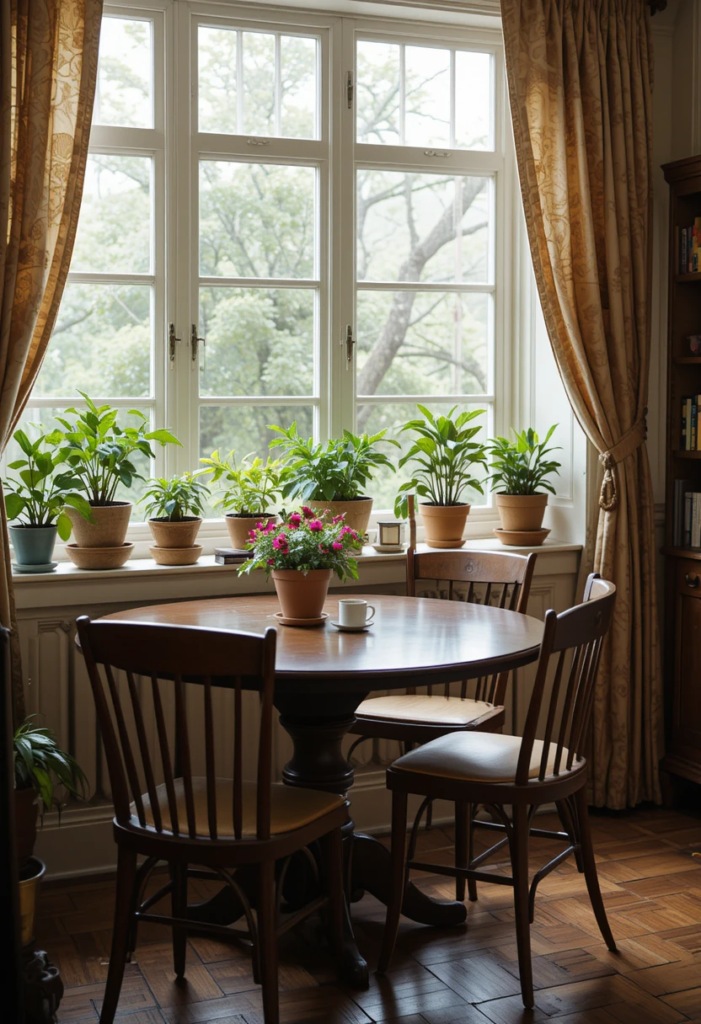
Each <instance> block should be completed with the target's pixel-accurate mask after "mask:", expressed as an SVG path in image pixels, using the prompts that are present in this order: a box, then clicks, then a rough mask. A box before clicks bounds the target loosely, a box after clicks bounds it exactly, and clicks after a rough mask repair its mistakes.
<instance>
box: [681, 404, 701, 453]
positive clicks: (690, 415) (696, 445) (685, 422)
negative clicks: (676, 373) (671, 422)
mask: <svg viewBox="0 0 701 1024" xmlns="http://www.w3.org/2000/svg"><path fill="white" fill-rule="evenodd" d="M700 412H701V395H687V396H686V397H685V398H682V422H681V445H680V447H681V450H682V451H683V452H698V451H701V430H699V421H700V420H701V416H700V415H699V413H700Z"/></svg>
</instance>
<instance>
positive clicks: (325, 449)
mask: <svg viewBox="0 0 701 1024" xmlns="http://www.w3.org/2000/svg"><path fill="white" fill-rule="evenodd" d="M270 429H271V430H274V431H275V432H276V433H277V434H279V435H280V436H279V437H276V438H274V439H273V440H272V441H271V442H270V447H271V448H281V449H282V452H283V459H284V462H285V465H286V466H287V467H288V469H289V478H288V479H287V481H286V482H285V484H284V486H283V488H282V494H283V497H285V498H293V499H297V500H300V501H352V500H353V499H354V498H359V497H362V496H363V495H364V494H365V491H366V489H367V485H368V483H369V482H370V480H371V479H372V476H373V473H374V472H375V470H377V469H379V468H380V466H384V467H385V468H387V469H391V470H392V472H393V473H394V466H393V465H392V463H391V462H390V460H389V459H388V458H387V456H386V455H385V454H384V452H381V451H380V450H379V449H378V447H377V445H378V444H379V442H380V441H385V442H386V443H387V444H393V445H395V446H396V447H397V448H399V443H398V442H397V441H393V440H392V439H391V438H385V434H386V433H387V431H386V430H381V431H380V432H379V434H372V435H370V436H368V435H367V434H360V435H356V434H352V433H351V432H350V430H344V431H343V437H342V438H338V439H337V440H330V441H327V442H326V445H323V444H321V442H319V443H317V444H314V441H313V438H311V437H310V438H308V439H305V438H303V437H301V436H300V434H299V433H298V431H297V423H296V422H294V423H293V424H292V426H291V427H289V428H288V429H287V430H284V429H283V428H282V427H276V426H271V427H270Z"/></svg>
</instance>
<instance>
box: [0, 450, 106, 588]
mask: <svg viewBox="0 0 701 1024" xmlns="http://www.w3.org/2000/svg"><path fill="white" fill-rule="evenodd" d="M13 437H14V440H15V442H16V443H17V445H18V446H19V448H20V450H21V452H22V457H21V458H19V459H15V460H14V462H11V463H10V464H9V466H8V469H9V470H11V472H12V473H13V474H15V475H12V476H9V475H8V477H7V478H6V479H5V480H4V481H3V490H4V494H5V511H6V513H7V518H8V519H9V520H10V521H11V522H10V525H9V532H10V539H11V540H12V545H13V547H14V549H15V559H16V565H17V568H19V569H21V570H22V571H25V572H27V571H35V572H41V571H46V570H47V569H50V568H53V567H54V566H55V563H53V564H52V562H51V559H52V557H53V552H54V546H55V544H56V537H57V536H59V537H60V538H61V540H68V539H69V537H70V535H71V530H72V522H71V520H70V518H69V516H68V515H67V514H66V512H65V508H66V506H69V507H71V508H73V509H74V510H75V512H76V513H77V514H78V515H79V516H82V517H83V518H84V519H86V520H90V519H91V518H92V512H91V509H90V505H89V504H88V502H87V501H86V500H85V498H84V496H83V495H82V494H81V493H80V486H81V481H80V479H79V478H78V477H77V476H76V474H75V473H74V472H73V470H72V469H71V468H70V467H68V466H66V465H65V464H64V462H63V459H62V457H61V456H60V455H59V453H58V452H57V451H56V450H51V449H49V450H48V451H46V450H45V449H46V435H45V434H40V435H39V436H38V437H37V438H36V439H35V440H34V441H32V440H30V438H29V436H28V435H27V434H26V433H25V432H24V431H23V430H16V431H15V433H14V434H13Z"/></svg>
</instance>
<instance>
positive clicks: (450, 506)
mask: <svg viewBox="0 0 701 1024" xmlns="http://www.w3.org/2000/svg"><path fill="white" fill-rule="evenodd" d="M418 409H419V412H420V413H421V415H422V416H423V419H416V420H410V421H409V422H408V423H405V424H404V426H403V427H402V430H411V431H413V433H414V434H416V435H417V437H416V440H415V441H414V443H413V444H412V446H411V448H410V449H409V451H408V452H407V453H406V455H404V456H403V457H402V458H401V459H400V461H399V465H400V467H402V466H405V465H406V464H407V463H409V462H410V463H412V464H413V465H412V468H413V469H414V475H413V476H412V478H411V480H407V481H406V482H405V483H403V484H402V485H401V487H400V488H399V493H398V494H397V497H396V500H395V503H394V512H395V515H396V516H397V518H402V519H405V518H406V516H407V511H408V510H407V505H408V496H409V494H413V493H414V492H416V494H418V495H419V497H421V498H424V499H425V500H424V501H422V502H419V511H420V512H421V516H422V518H423V523H424V528H425V530H426V543H427V544H428V546H429V547H433V548H453V547H461V546H462V545H463V544H464V541H463V536H462V535H463V533H464V531H465V523H466V521H467V517H468V514H469V512H470V505H469V504H468V503H467V502H465V501H462V500H461V499H462V497H463V494H464V492H465V491H466V490H467V489H468V488H472V489H473V490H475V491H478V492H479V493H480V494H483V493H484V492H483V490H482V484H481V483H480V481H479V480H478V479H477V477H475V476H474V473H475V470H476V469H477V468H481V467H483V466H484V465H485V464H486V462H487V450H486V447H485V446H484V445H483V444H480V443H479V442H478V441H475V440H474V438H475V437H476V436H477V434H478V433H479V431H480V427H479V426H470V424H471V423H472V421H473V420H474V419H475V418H476V417H477V416H481V415H482V413H483V412H484V409H473V410H472V411H470V412H461V413H460V414H459V415H458V416H455V415H454V414H455V410H456V409H457V406H453V408H452V409H451V410H450V412H449V413H448V414H447V416H434V415H433V413H432V412H431V411H430V410H429V409H427V408H426V407H425V406H424V405H419V406H418Z"/></svg>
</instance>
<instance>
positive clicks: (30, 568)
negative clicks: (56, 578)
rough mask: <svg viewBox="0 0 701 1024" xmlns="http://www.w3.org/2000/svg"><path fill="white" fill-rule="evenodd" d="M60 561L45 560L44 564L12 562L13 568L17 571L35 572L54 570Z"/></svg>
mask: <svg viewBox="0 0 701 1024" xmlns="http://www.w3.org/2000/svg"><path fill="white" fill-rule="evenodd" d="M57 565H58V562H44V563H43V564H42V565H18V564H17V562H13V563H12V568H13V569H14V571H15V572H24V573H27V574H30V573H35V572H37V573H38V572H53V571H54V569H55V568H56V566H57Z"/></svg>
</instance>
